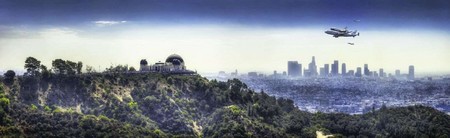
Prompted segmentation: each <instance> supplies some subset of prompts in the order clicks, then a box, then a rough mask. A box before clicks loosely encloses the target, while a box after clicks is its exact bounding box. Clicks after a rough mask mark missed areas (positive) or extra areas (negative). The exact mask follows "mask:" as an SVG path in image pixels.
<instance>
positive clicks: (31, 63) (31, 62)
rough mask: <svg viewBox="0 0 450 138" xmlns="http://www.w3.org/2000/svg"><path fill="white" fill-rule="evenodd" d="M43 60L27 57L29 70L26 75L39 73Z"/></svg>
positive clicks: (26, 62) (26, 67) (27, 68)
mask: <svg viewBox="0 0 450 138" xmlns="http://www.w3.org/2000/svg"><path fill="white" fill-rule="evenodd" d="M40 65H41V61H39V60H37V59H36V58H34V57H27V59H26V60H25V69H26V70H27V72H26V75H31V76H36V75H38V74H39V69H40Z"/></svg>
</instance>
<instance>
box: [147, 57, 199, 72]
mask: <svg viewBox="0 0 450 138" xmlns="http://www.w3.org/2000/svg"><path fill="white" fill-rule="evenodd" d="M139 71H141V72H161V73H172V74H195V72H194V71H191V70H187V69H186V66H185V65H184V60H183V58H181V56H180V55H177V54H172V55H170V56H169V57H167V58H166V61H165V62H161V61H159V62H156V63H155V64H153V65H149V64H148V62H147V60H146V59H142V60H141V62H140V69H139Z"/></svg>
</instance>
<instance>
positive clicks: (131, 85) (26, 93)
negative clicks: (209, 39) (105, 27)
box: [0, 61, 450, 138]
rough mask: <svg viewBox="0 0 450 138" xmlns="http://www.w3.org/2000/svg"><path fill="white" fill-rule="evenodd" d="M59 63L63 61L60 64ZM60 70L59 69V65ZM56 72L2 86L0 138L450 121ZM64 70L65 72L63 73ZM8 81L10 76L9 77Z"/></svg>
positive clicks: (259, 132) (399, 132)
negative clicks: (305, 107) (337, 110)
mask: <svg viewBox="0 0 450 138" xmlns="http://www.w3.org/2000/svg"><path fill="white" fill-rule="evenodd" d="M62 63H63V62H62V61H61V64H62ZM61 66H63V65H61ZM74 67H75V71H69V72H71V73H61V72H60V73H54V72H53V71H49V72H48V75H47V76H45V77H44V75H43V73H42V70H40V71H37V72H32V70H31V72H30V73H29V74H28V75H24V76H20V77H17V76H15V77H14V75H4V77H3V78H1V80H2V82H1V83H0V106H1V108H0V136H1V137H4V136H10V137H315V135H316V133H315V132H316V131H323V132H325V133H326V134H333V135H335V136H337V137H358V136H363V137H443V138H447V137H449V134H450V116H449V115H446V114H444V113H442V112H439V111H437V110H435V109H433V108H430V107H424V106H412V107H400V108H386V107H383V108H381V109H380V110H376V111H371V112H369V113H367V114H363V115H348V114H325V113H314V114H313V113H308V112H304V111H300V110H299V109H298V108H296V107H295V106H294V104H293V101H292V100H289V99H276V98H274V97H271V96H268V95H267V94H265V93H264V92H259V93H256V92H255V91H253V90H251V89H249V88H248V87H247V86H246V84H244V83H242V82H241V81H239V80H237V79H234V80H228V81H227V82H218V81H215V80H211V81H210V80H207V79H205V78H203V77H201V76H198V75H191V76H183V75H167V74H166V75H163V74H157V73H145V74H144V73H143V74H140V73H123V72H114V73H87V74H82V73H78V72H77V71H76V67H77V66H75V65H74ZM63 72H67V71H63ZM11 76H12V77H11Z"/></svg>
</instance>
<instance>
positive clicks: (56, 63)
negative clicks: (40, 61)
mask: <svg viewBox="0 0 450 138" xmlns="http://www.w3.org/2000/svg"><path fill="white" fill-rule="evenodd" d="M52 68H53V71H55V73H56V74H66V72H67V66H66V62H65V61H64V60H62V59H55V60H53V61H52Z"/></svg>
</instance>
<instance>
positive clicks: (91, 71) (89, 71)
mask: <svg viewBox="0 0 450 138" xmlns="http://www.w3.org/2000/svg"><path fill="white" fill-rule="evenodd" d="M86 72H87V73H94V72H95V69H94V68H93V67H92V66H89V65H86Z"/></svg>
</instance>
